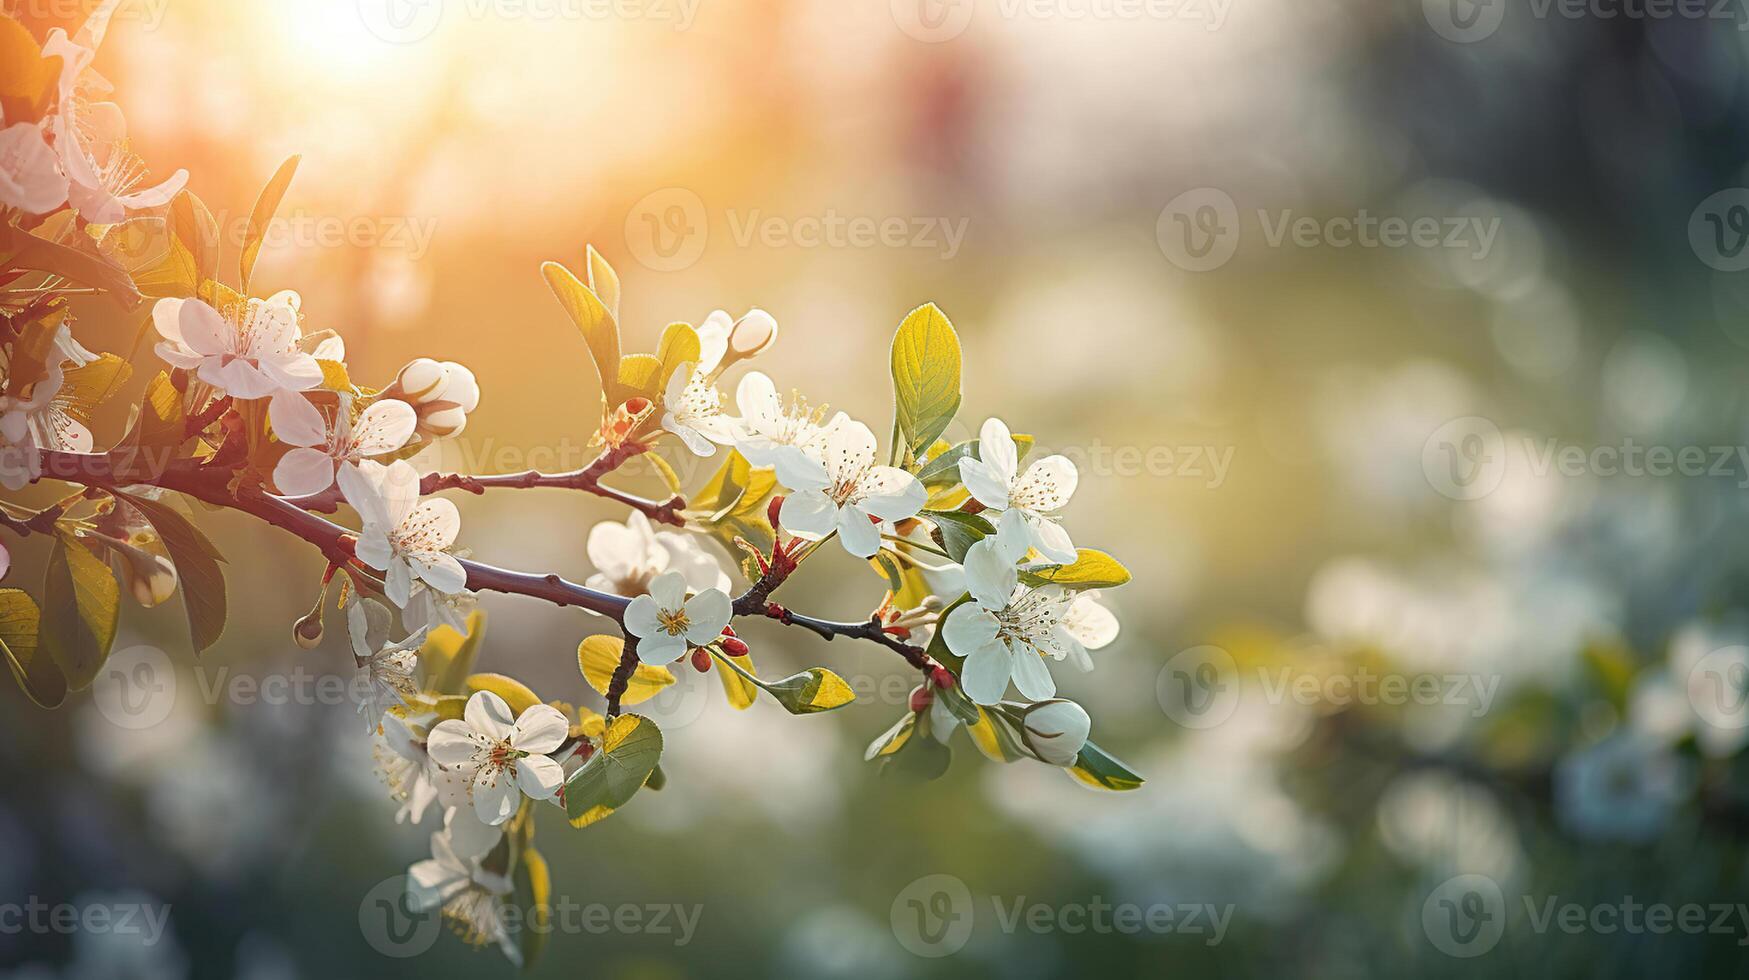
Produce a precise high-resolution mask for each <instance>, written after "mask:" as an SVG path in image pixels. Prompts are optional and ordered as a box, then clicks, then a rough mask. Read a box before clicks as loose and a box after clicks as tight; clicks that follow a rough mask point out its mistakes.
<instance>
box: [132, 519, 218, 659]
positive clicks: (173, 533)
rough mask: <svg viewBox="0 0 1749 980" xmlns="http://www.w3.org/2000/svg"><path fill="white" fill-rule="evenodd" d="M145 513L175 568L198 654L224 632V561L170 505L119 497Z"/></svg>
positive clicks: (202, 536)
mask: <svg viewBox="0 0 1749 980" xmlns="http://www.w3.org/2000/svg"><path fill="white" fill-rule="evenodd" d="M117 496H118V497H121V498H122V499H124V500H126V501H127V502H128V503H129V504H131V505H132V506H133V507H135V508H136V509H138V510H139V512H140V513H141V514H144V515H145V517H146V520H147V521H150V522H151V524H152V527H153V528H154V529H155V530H156V531H157V532H158V537H159V539H160V540H162V541H163V542H164V550H166V551H168V552H169V553H170V563H171V564H172V565H175V566H176V577H177V580H178V581H177V586H178V588H180V589H181V590H182V604H183V606H184V607H185V608H186V610H187V612H188V630H189V634H190V635H191V636H192V637H193V639H194V649H195V652H196V653H199V652H200V651H203V650H206V649H207V648H208V647H211V646H212V645H213V644H214V643H217V642H218V639H219V635H220V634H222V633H223V632H224V631H225V574H224V572H223V571H221V570H220V568H219V562H221V561H223V560H224V558H223V556H221V555H220V554H219V551H218V549H217V548H215V547H213V543H212V542H211V541H210V540H208V539H207V536H206V535H204V534H202V533H201V532H200V530H199V529H198V528H196V527H195V526H194V525H193V524H191V523H189V521H188V519H187V518H186V517H183V516H182V515H181V514H179V513H177V512H176V511H175V510H174V509H173V508H171V507H170V506H169V505H168V504H165V503H163V502H162V501H158V500H152V499H150V498H148V497H135V496H131V495H128V494H119V493H118V494H117Z"/></svg>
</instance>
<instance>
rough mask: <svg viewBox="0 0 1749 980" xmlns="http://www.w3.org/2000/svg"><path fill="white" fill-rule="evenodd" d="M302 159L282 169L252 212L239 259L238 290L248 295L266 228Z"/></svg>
mask: <svg viewBox="0 0 1749 980" xmlns="http://www.w3.org/2000/svg"><path fill="white" fill-rule="evenodd" d="M301 159H303V158H302V157H298V156H292V157H288V158H287V159H286V161H285V162H284V163H282V164H280V165H279V169H278V170H276V171H274V174H273V178H272V179H271V180H269V181H268V182H267V186H266V187H263V188H262V189H261V196H259V197H257V198H256V199H255V210H253V211H251V212H249V231H248V234H246V235H245V236H244V238H243V252H242V254H240V255H239V256H238V257H237V271H238V273H239V274H240V278H239V279H238V280H237V282H238V288H239V289H241V290H242V291H243V292H244V293H248V292H249V277H250V276H252V275H254V273H255V260H256V258H257V257H259V256H260V254H261V243H262V242H263V241H264V240H265V239H266V237H267V226H268V225H270V224H272V223H273V216H274V215H275V214H277V213H278V212H279V203H280V201H282V200H284V199H285V191H286V188H287V187H290V186H291V182H292V175H293V174H295V173H297V172H298V161H299V160H301Z"/></svg>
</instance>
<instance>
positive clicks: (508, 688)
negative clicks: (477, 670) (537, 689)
mask: <svg viewBox="0 0 1749 980" xmlns="http://www.w3.org/2000/svg"><path fill="white" fill-rule="evenodd" d="M468 690H469V691H491V692H492V693H493V694H496V695H498V696H499V697H501V698H503V699H504V703H505V704H507V705H509V706H510V713H511V714H512V715H517V716H520V715H521V714H522V713H523V712H524V711H527V710H528V709H530V708H532V707H534V706H535V705H537V704H540V703H541V699H540V696H539V695H537V694H535V693H534V692H533V691H531V690H529V689H528V685H527V684H524V683H522V682H521V681H519V680H517V679H516V678H514V677H506V676H504V675H503V674H470V675H468Z"/></svg>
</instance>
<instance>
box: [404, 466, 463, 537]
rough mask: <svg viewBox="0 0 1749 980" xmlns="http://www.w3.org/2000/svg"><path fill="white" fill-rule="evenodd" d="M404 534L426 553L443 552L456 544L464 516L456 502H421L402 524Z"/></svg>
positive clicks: (440, 499) (416, 488)
mask: <svg viewBox="0 0 1749 980" xmlns="http://www.w3.org/2000/svg"><path fill="white" fill-rule="evenodd" d="M418 486H419V484H418V477H417V476H415V477H414V484H413V487H414V491H415V493H417V491H418ZM402 525H403V526H402V528H401V530H402V532H403V533H404V534H407V535H408V536H409V539H410V540H411V541H415V542H417V547H418V548H419V549H420V550H425V551H442V550H443V549H445V548H448V547H449V546H450V545H452V544H455V539H456V535H458V534H460V533H461V531H462V514H461V511H460V510H458V509H457V508H456V505H455V501H453V500H445V499H444V498H442V497H434V498H432V499H430V500H426V501H423V502H421V503H420V504H419V505H418V506H417V507H415V508H413V512H412V513H410V514H408V515H407V517H406V519H405V520H404V521H403V522H402Z"/></svg>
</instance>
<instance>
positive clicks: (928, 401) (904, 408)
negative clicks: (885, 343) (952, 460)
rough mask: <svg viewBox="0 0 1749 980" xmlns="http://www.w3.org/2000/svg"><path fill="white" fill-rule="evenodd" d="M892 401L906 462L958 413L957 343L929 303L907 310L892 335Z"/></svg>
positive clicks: (945, 321)
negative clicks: (903, 442)
mask: <svg viewBox="0 0 1749 980" xmlns="http://www.w3.org/2000/svg"><path fill="white" fill-rule="evenodd" d="M893 400H894V404H895V410H896V412H897V421H898V428H899V433H900V435H901V436H902V437H903V438H904V440H905V447H906V448H905V460H906V462H907V463H909V461H910V460H913V459H915V458H917V456H918V455H920V454H921V453H922V452H923V451H924V450H925V449H928V448H929V447H930V445H932V444H933V443H934V442H935V440H936V439H937V438H938V437H939V436H940V435H941V434H942V432H944V431H946V429H947V426H948V423H949V422H952V421H953V417H954V413H956V412H958V411H959V408H960V339H959V335H958V334H955V333H954V330H953V324H951V323H949V322H948V320H947V316H946V315H945V314H943V313H942V312H941V310H939V309H937V308H936V306H935V304H934V303H927V304H924V305H923V306H919V307H918V308H916V309H915V310H912V311H911V314H910V315H909V316H907V317H905V322H904V323H901V324H899V332H898V333H897V334H895V335H894V336H893Z"/></svg>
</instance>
